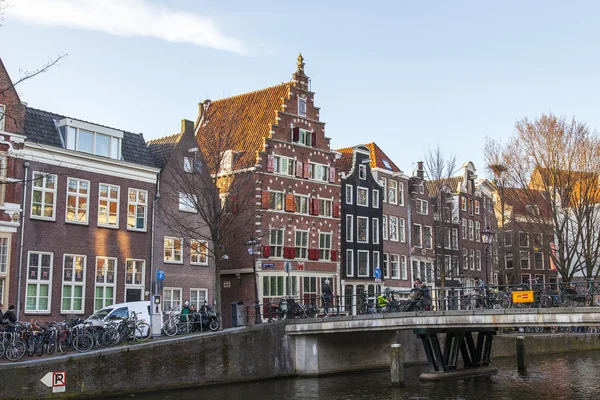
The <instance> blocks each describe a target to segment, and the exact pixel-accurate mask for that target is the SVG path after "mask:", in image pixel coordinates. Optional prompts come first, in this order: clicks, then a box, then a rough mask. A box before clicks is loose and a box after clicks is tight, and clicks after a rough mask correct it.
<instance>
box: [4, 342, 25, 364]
mask: <svg viewBox="0 0 600 400" xmlns="http://www.w3.org/2000/svg"><path fill="white" fill-rule="evenodd" d="M26 352H27V345H26V344H25V342H24V341H22V340H21V339H17V340H13V341H12V342H10V343H9V344H8V346H6V358H8V359H9V360H10V361H19V360H20V359H21V358H23V356H24V355H25V353H26Z"/></svg>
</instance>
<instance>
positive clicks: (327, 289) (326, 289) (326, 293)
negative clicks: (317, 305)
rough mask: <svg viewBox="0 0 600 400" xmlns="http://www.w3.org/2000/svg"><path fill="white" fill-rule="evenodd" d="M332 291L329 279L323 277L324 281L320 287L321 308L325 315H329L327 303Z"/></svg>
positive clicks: (329, 300)
mask: <svg viewBox="0 0 600 400" xmlns="http://www.w3.org/2000/svg"><path fill="white" fill-rule="evenodd" d="M332 295H333V292H332V291H331V285H329V279H325V283H324V284H323V287H322V288H321V296H322V298H323V310H324V311H325V316H326V317H328V316H329V304H330V302H331V296H332Z"/></svg>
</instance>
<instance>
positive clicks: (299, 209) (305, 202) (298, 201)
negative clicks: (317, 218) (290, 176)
mask: <svg viewBox="0 0 600 400" xmlns="http://www.w3.org/2000/svg"><path fill="white" fill-rule="evenodd" d="M294 204H295V206H296V213H298V214H305V215H308V214H309V211H310V205H309V204H310V197H308V196H305V195H301V194H296V193H294Z"/></svg>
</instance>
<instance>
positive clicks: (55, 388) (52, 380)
mask: <svg viewBox="0 0 600 400" xmlns="http://www.w3.org/2000/svg"><path fill="white" fill-rule="evenodd" d="M40 381H41V382H42V383H43V384H44V385H46V386H47V387H49V388H52V393H63V392H65V390H66V389H67V371H54V372H48V373H47V374H46V375H44V377H43V378H42V379H40Z"/></svg>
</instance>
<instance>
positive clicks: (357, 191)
mask: <svg viewBox="0 0 600 400" xmlns="http://www.w3.org/2000/svg"><path fill="white" fill-rule="evenodd" d="M361 191H362V192H363V193H364V194H365V197H364V198H365V202H364V203H362V202H360V201H359V199H360V196H359V193H360V192H361ZM356 205H357V206H361V207H369V189H368V188H366V187H362V186H357V187H356Z"/></svg>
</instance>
